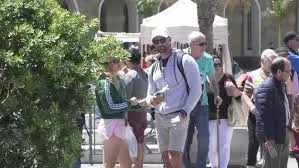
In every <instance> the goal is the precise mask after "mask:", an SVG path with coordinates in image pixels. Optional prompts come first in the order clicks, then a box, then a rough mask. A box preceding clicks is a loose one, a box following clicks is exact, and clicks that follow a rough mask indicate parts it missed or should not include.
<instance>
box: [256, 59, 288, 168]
mask: <svg viewBox="0 0 299 168" xmlns="http://www.w3.org/2000/svg"><path fill="white" fill-rule="evenodd" d="M290 74H291V63H290V62H289V61H288V59H286V58H283V57H279V58H276V59H275V60H273V62H272V65H271V75H270V76H269V77H268V78H267V79H266V80H265V81H264V82H263V83H262V84H261V85H260V86H259V87H258V88H257V89H256V91H255V92H254V98H255V105H256V108H257V111H256V135H257V139H258V141H259V143H261V146H262V151H263V156H264V163H263V165H262V167H263V168H285V167H287V162H288V153H289V131H288V128H287V126H288V124H289V119H290V108H289V101H288V98H287V94H286V87H285V82H286V81H287V80H288V79H289V77H290Z"/></svg>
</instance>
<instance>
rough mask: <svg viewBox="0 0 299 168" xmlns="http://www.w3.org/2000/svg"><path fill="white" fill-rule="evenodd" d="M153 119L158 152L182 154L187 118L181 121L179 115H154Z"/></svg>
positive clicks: (187, 123)
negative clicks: (177, 152)
mask: <svg viewBox="0 0 299 168" xmlns="http://www.w3.org/2000/svg"><path fill="white" fill-rule="evenodd" d="M155 117H156V129H157V136H158V144H159V148H160V152H165V151H179V152H184V148H185V142H186V137H187V131H188V125H189V116H188V117H186V118H185V119H183V118H182V116H181V114H180V113H171V114H166V115H165V114H159V113H155Z"/></svg>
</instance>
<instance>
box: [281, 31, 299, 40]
mask: <svg viewBox="0 0 299 168" xmlns="http://www.w3.org/2000/svg"><path fill="white" fill-rule="evenodd" d="M290 40H298V41H299V36H298V35H297V34H296V33H295V32H288V33H287V34H286V35H285V37H284V38H283V42H284V43H287V42H289V41H290Z"/></svg>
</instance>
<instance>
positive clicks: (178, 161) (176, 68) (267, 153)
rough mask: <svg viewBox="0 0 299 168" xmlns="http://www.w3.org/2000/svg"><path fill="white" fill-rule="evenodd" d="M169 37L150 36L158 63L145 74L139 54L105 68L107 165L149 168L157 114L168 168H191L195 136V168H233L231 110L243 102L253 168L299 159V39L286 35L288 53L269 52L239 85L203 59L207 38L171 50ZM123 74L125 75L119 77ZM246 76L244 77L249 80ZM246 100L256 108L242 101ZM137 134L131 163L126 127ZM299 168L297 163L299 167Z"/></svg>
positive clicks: (158, 32)
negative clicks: (151, 124) (147, 153)
mask: <svg viewBox="0 0 299 168" xmlns="http://www.w3.org/2000/svg"><path fill="white" fill-rule="evenodd" d="M171 40H172V39H171V37H170V36H169V33H168V30H167V29H166V28H164V27H158V28H156V29H154V30H153V31H152V43H153V46H154V47H155V48H156V51H157V53H158V54H157V55H154V56H153V55H150V56H148V57H146V60H145V61H146V64H147V67H148V68H146V69H144V68H142V66H141V64H140V63H141V54H140V52H139V50H138V48H134V47H131V48H130V49H129V52H130V53H131V57H130V59H129V60H128V61H127V62H125V63H124V65H125V68H124V67H122V64H121V63H120V60H117V59H116V58H114V57H113V56H112V55H109V56H108V59H107V61H106V62H103V63H102V64H103V66H104V68H105V71H104V73H103V74H102V75H101V76H100V78H99V81H98V83H97V89H96V98H97V104H98V107H99V110H100V113H101V117H102V119H101V123H100V125H101V126H103V127H104V134H105V137H106V138H105V139H104V140H103V142H102V144H103V147H104V148H103V149H104V152H103V165H104V167H105V168H113V167H114V166H115V164H116V163H117V162H119V164H120V167H121V168H129V167H131V166H132V164H133V163H134V167H135V168H142V167H143V157H144V131H145V128H146V126H147V121H146V112H147V111H148V109H151V110H153V111H154V112H153V113H152V114H153V115H152V117H153V118H154V119H155V126H156V131H157V139H158V145H159V149H160V152H161V154H162V161H163V164H164V167H166V168H182V167H185V168H191V167H192V164H191V161H190V148H191V144H192V142H193V134H194V130H195V128H196V129H197V144H198V145H197V157H196V164H195V167H196V168H205V167H206V163H207V158H209V160H210V163H211V167H212V168H227V167H228V164H229V160H230V146H231V139H232V135H233V130H234V127H233V126H232V125H230V124H229V118H230V117H229V111H230V108H231V106H232V103H233V102H241V103H242V104H244V106H247V108H242V109H240V110H247V112H248V113H247V114H248V122H247V126H248V142H249V143H248V153H247V163H246V166H247V167H248V168H253V167H255V166H256V164H257V152H258V149H259V148H260V149H261V151H262V155H263V160H264V161H263V164H262V167H263V168H287V162H288V158H289V155H292V156H294V157H298V156H297V155H296V154H299V142H298V140H299V138H298V137H299V135H298V131H299V95H298V93H299V84H298V76H297V73H298V72H299V62H298V60H299V55H298V48H299V36H297V34H296V33H291V32H290V33H288V34H287V35H286V36H285V38H284V43H285V47H282V48H278V49H277V50H275V51H274V50H272V49H266V50H264V51H263V52H262V54H261V60H260V65H261V67H260V68H259V69H257V70H254V71H252V72H248V73H245V74H244V75H243V76H242V77H243V78H242V80H241V82H240V80H239V82H238V80H237V79H235V78H234V76H233V75H232V74H227V73H225V72H224V69H223V58H222V57H221V56H219V55H213V56H212V55H210V54H209V53H207V52H206V51H205V48H206V44H207V43H206V37H205V35H204V34H203V33H201V32H196V31H194V32H192V33H190V34H189V36H188V46H189V47H188V48H186V49H183V50H178V49H174V48H171V42H172V41H171ZM120 72H121V73H120ZM244 76H245V77H244ZM244 97H245V98H247V99H249V100H250V103H248V102H246V101H244ZM127 124H129V125H130V126H131V127H132V130H133V132H134V134H135V137H136V140H137V143H138V151H137V157H136V158H134V159H133V160H132V158H130V155H129V149H128V143H127V141H126V135H125V133H126V125H127ZM297 162H298V159H297Z"/></svg>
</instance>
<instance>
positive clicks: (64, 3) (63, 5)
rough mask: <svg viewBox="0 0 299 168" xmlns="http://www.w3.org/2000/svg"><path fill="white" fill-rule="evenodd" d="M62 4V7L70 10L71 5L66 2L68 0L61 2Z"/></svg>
mask: <svg viewBox="0 0 299 168" xmlns="http://www.w3.org/2000/svg"><path fill="white" fill-rule="evenodd" d="M60 6H61V8H63V9H65V10H69V6H68V5H67V3H66V0H63V1H62V2H60Z"/></svg>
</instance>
